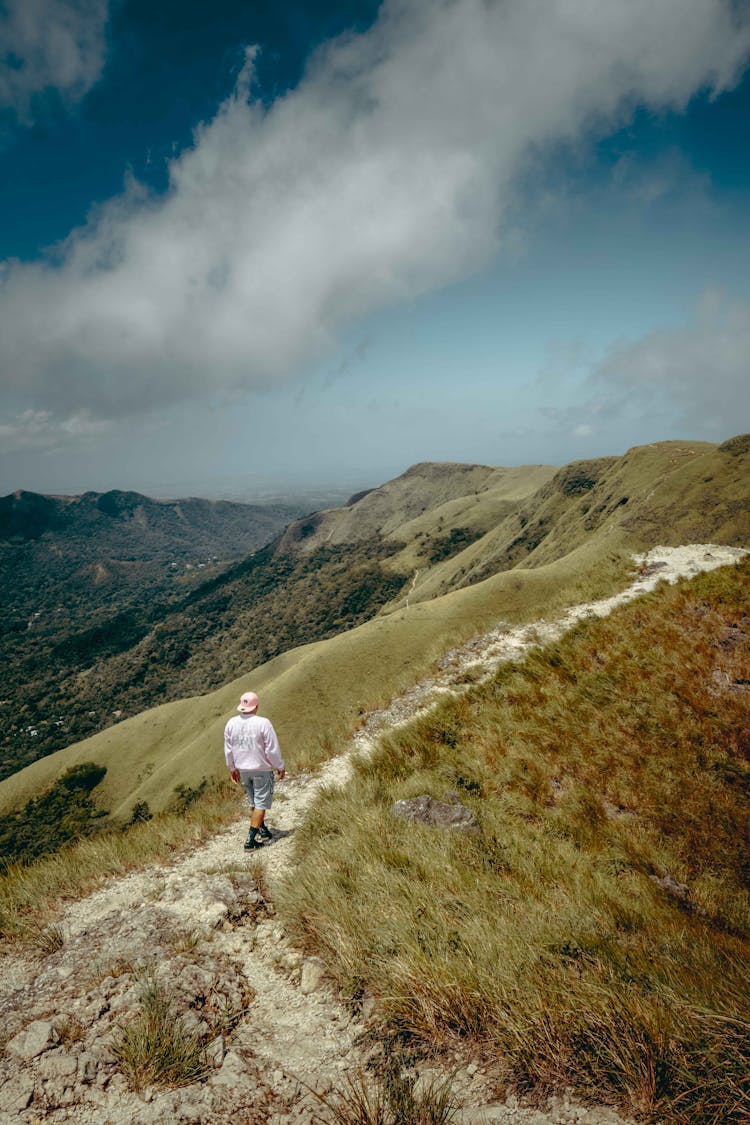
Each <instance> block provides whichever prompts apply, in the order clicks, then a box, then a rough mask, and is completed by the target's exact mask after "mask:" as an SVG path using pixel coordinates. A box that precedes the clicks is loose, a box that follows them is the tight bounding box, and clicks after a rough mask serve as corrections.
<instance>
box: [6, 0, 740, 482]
mask: <svg viewBox="0 0 750 1125" xmlns="http://www.w3.org/2000/svg"><path fill="white" fill-rule="evenodd" d="M157 7H158V11H157V10H156V8H155V7H154V6H153V5H148V4H145V3H143V0H34V3H33V4H30V3H29V2H28V0H8V2H7V3H6V4H5V5H4V8H3V12H2V13H0V38H2V41H3V43H4V44H5V45H6V49H5V51H4V53H3V54H2V58H1V59H0V101H1V102H2V105H1V107H0V165H2V167H1V168H0V204H1V205H2V214H3V216H4V222H3V224H2V227H1V228H0V373H1V376H2V378H1V380H0V493H7V492H10V491H11V490H13V489H16V488H27V489H34V490H37V491H46V492H53V491H56V492H71V491H82V490H84V489H94V490H104V489H107V488H112V487H120V488H136V489H139V490H140V491H144V492H150V493H152V494H155V495H159V494H161V495H164V494H167V493H169V492H173V493H174V492H176V491H182V492H185V491H191V492H193V493H195V492H198V491H203V492H204V493H206V494H211V495H216V494H220V493H222V492H232V491H233V492H234V493H235V494H237V489H238V488H239V489H241V488H242V482H244V481H247V482H255V483H254V485H253V487H257V488H258V489H259V490H263V489H267V490H273V489H274V488H275V486H276V484H279V485H280V486H281V487H283V486H284V485H285V483H288V484H295V485H297V484H303V483H307V484H309V485H310V486H311V487H317V486H318V485H319V484H320V485H322V484H327V485H340V486H341V487H342V488H347V487H352V488H356V487H362V486H365V485H367V484H377V483H378V482H380V481H382V480H385V479H387V478H389V477H392V476H394V475H396V474H397V473H400V472H402V471H403V470H404V469H405V468H406V467H407V466H408V465H410V464H412V463H414V462H417V461H423V460H445V461H471V462H484V463H490V464H518V463H555V464H559V463H564V462H566V461H570V460H573V459H576V458H583V457H593V456H598V455H602V454H611V453H618V452H622V451H623V450H624V449H626V448H627V447H628V446H630V445H634V444H641V443H646V442H650V441H655V440H663V439H670V438H689V439H703V440H708V441H721V440H723V439H725V438H727V437H729V436H731V435H733V434H736V433H739V432H742V431H743V430H748V429H750V378H748V373H749V372H748V366H749V364H748V361H749V360H750V271H748V269H747V262H748V261H750V206H748V204H750V174H749V173H750V154H749V152H748V145H747V137H748V133H749V129H748V126H749V125H750V77H749V76H748V70H747V67H748V60H749V59H750V6H749V5H748V4H746V3H740V4H737V3H733V2H731V0H660V3H659V4H658V5H655V4H653V3H652V2H651V0H630V2H629V3H628V4H622V3H621V2H620V0H595V2H594V3H591V0H565V2H564V3H563V2H562V0H535V2H534V3H528V2H524V0H503V2H500V0H385V2H384V3H382V4H379V3H377V2H375V0H345V2H340V3H337V4H333V3H328V4H321V3H319V2H316V0H294V2H293V3H290V4H284V5H279V4H275V3H273V2H272V0H263V2H261V3H258V4H254V5H248V4H247V3H246V2H244V0H215V2H214V3H213V4H212V5H210V7H209V8H207V7H206V5H204V4H202V3H198V2H197V0H184V2H182V3H180V4H178V3H176V2H171V0H169V2H167V3H164V4H162V5H158V6H157ZM183 485H184V486H186V487H183Z"/></svg>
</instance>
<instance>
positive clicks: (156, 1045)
mask: <svg viewBox="0 0 750 1125" xmlns="http://www.w3.org/2000/svg"><path fill="white" fill-rule="evenodd" d="M110 1049H111V1051H112V1054H113V1055H114V1057H115V1058H116V1059H117V1061H118V1062H119V1064H120V1069H121V1070H122V1073H123V1074H124V1076H125V1078H126V1080H127V1082H128V1085H129V1086H130V1087H131V1089H133V1090H140V1089H142V1088H143V1087H144V1086H147V1085H154V1086H188V1085H190V1083H191V1082H197V1081H199V1079H201V1078H203V1077H204V1076H205V1074H206V1073H207V1070H208V1066H207V1063H206V1058H205V1053H204V1051H203V1047H202V1045H201V1042H200V1040H199V1039H198V1037H197V1036H196V1035H194V1034H193V1033H192V1032H190V1031H188V1030H187V1028H186V1027H185V1026H184V1024H183V1023H182V1022H181V1020H180V1019H179V1018H177V1017H176V1016H175V1013H174V1010H173V1007H172V1004H171V1003H170V1001H169V999H168V998H167V996H166V995H165V994H164V992H163V991H162V990H161V989H160V988H159V987H158V985H157V984H156V982H155V981H153V980H150V981H148V982H147V983H146V985H145V987H144V990H143V995H142V997H141V1011H140V1012H139V1014H138V1015H137V1016H136V1017H135V1019H133V1020H131V1022H130V1023H128V1024H125V1025H123V1026H121V1027H120V1029H119V1031H118V1032H117V1036H116V1038H115V1040H114V1042H113V1043H112V1045H111V1048H110Z"/></svg>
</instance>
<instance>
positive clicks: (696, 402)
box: [592, 291, 750, 439]
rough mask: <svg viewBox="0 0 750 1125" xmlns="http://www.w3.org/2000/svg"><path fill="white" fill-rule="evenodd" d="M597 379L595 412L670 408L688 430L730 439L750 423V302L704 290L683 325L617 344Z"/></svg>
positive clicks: (598, 368) (603, 361) (611, 413)
mask: <svg viewBox="0 0 750 1125" xmlns="http://www.w3.org/2000/svg"><path fill="white" fill-rule="evenodd" d="M592 382H593V384H594V385H595V386H596V388H597V392H599V393H601V392H602V391H604V392H605V395H606V399H605V402H606V405H605V408H604V411H603V412H602V410H601V404H600V400H598V402H597V408H598V413H600V414H601V413H604V414H605V415H606V416H608V417H609V418H612V417H615V416H620V415H622V413H623V412H624V411H627V412H629V413H633V412H635V411H637V412H638V413H639V414H640V415H641V416H646V415H647V414H648V412H649V411H651V412H661V411H663V410H664V409H665V407H666V409H667V412H668V413H669V415H670V416H671V417H673V418H676V419H677V420H678V422H679V423H680V424H682V425H683V426H685V427H686V429H687V430H688V432H690V433H694V434H700V435H701V436H704V437H706V438H709V439H713V438H714V437H716V438H720V439H721V438H726V437H728V436H731V435H732V434H735V433H739V432H740V431H743V430H746V429H748V428H750V302H748V301H743V300H734V301H730V300H727V299H725V298H724V297H723V296H722V294H721V293H717V292H713V291H710V292H707V293H706V294H705V295H704V297H703V298H702V300H701V302H700V303H699V306H698V308H697V309H696V310H695V314H694V316H693V317H692V318H691V319H690V320H689V321H688V322H687V323H685V324H683V325H679V326H678V327H674V328H661V329H658V330H657V331H655V332H650V333H649V334H648V335H646V336H644V337H642V339H640V340H637V341H634V342H629V343H618V344H615V345H613V347H612V348H610V350H609V351H608V352H607V354H606V355H605V356H604V357H603V358H602V359H601V361H600V362H599V363H598V364H597V365H596V368H595V370H594V372H593V375H592Z"/></svg>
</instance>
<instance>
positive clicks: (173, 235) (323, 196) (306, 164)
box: [0, 0, 750, 426]
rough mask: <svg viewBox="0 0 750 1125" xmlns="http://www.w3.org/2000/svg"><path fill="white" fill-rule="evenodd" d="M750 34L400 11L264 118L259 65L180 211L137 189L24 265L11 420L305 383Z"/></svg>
mask: <svg viewBox="0 0 750 1125" xmlns="http://www.w3.org/2000/svg"><path fill="white" fill-rule="evenodd" d="M24 2H25V0H24ZM61 6H62V5H61ZM734 11H735V9H734V8H733V6H732V5H731V4H730V3H729V2H726V3H725V2H723V0H659V3H658V4H654V3H653V0H628V2H627V3H622V0H563V2H561V0H504V2H499V0H498V2H491V0H386V3H384V5H383V7H382V9H381V12H380V15H379V18H378V20H377V22H376V24H375V25H374V26H373V27H372V28H371V29H370V30H369V31H368V32H366V33H364V34H361V35H352V36H347V37H344V38H342V39H339V40H337V41H334V42H333V43H331V44H328V45H327V46H326V47H325V48H324V49H322V50H320V51H319V52H318V53H317V55H316V56H315V57H314V58H313V59H312V60H311V63H310V65H309V67H308V70H307V73H306V75H305V77H304V79H303V80H302V82H301V83H300V85H299V86H298V87H297V88H296V89H295V90H293V91H291V92H289V93H288V94H287V95H285V96H284V97H282V98H280V99H278V100H277V101H276V102H275V103H273V104H272V105H271V106H270V107H269V108H267V109H266V108H263V106H262V105H261V104H260V103H259V102H258V101H257V100H254V99H253V96H252V68H253V58H254V54H253V51H252V50H250V51H248V54H247V61H246V65H245V67H244V69H243V71H242V74H241V76H240V79H239V81H238V84H237V88H236V90H235V92H234V94H233V96H232V97H231V98H229V99H228V100H227V101H226V102H225V104H223V105H222V106H221V108H220V109H219V111H218V113H217V114H216V116H215V118H214V119H213V120H212V121H210V122H207V123H205V124H203V125H202V126H201V127H200V128H198V129H197V131H196V134H195V138H194V144H193V146H192V148H191V149H190V150H189V151H187V152H185V153H184V154H182V155H181V156H180V157H179V158H177V159H175V160H174V161H173V163H172V164H171V167H170V184H169V190H168V192H167V194H166V195H165V196H163V197H160V198H153V197H150V196H149V195H148V193H147V192H146V191H145V190H144V189H143V188H142V187H140V186H139V185H138V184H135V183H131V184H129V185H128V187H127V189H126V191H125V192H124V193H123V195H122V196H121V197H120V198H118V199H115V200H112V201H111V202H109V203H108V204H107V205H105V206H103V207H102V208H100V209H99V210H98V211H97V212H96V213H95V214H94V215H92V217H91V219H90V221H89V223H88V225H87V226H86V228H85V229H82V230H78V231H75V232H73V233H72V234H71V235H70V236H69V238H68V239H67V240H66V241H65V242H64V243H63V244H62V245H61V246H59V247H58V248H57V249H56V251H55V254H54V255H53V256H52V257H50V259H49V260H45V261H40V262H35V263H18V262H7V263H5V265H4V268H3V273H2V278H1V280H0V370H2V373H3V380H4V383H5V385H6V388H7V392H8V394H9V399H8V401H9V402H10V401H13V402H15V403H22V405H23V409H24V410H31V411H44V412H45V413H46V414H47V415H49V416H50V417H51V416H53V415H54V416H55V417H61V418H62V417H67V416H72V417H81V416H85V417H86V418H87V419H91V420H93V421H95V420H96V419H106V418H116V417H128V416H134V415H138V414H141V413H144V412H146V411H148V410H150V409H152V408H156V407H165V406H169V405H171V404H175V403H179V402H181V401H185V400H188V399H191V398H196V397H199V396H203V395H216V394H231V393H233V392H235V391H237V390H246V389H248V388H258V387H264V386H269V385H271V384H273V383H274V382H276V381H278V380H280V379H284V378H290V377H293V376H294V375H295V374H297V373H299V371H300V370H301V369H303V368H304V366H305V364H307V363H308V362H310V361H311V360H315V359H317V358H318V357H320V356H321V355H323V354H325V352H326V350H327V349H329V348H330V346H331V344H332V342H333V341H334V340H335V339H336V337H337V334H338V333H339V332H340V331H341V330H342V329H343V328H344V327H345V326H346V325H347V324H348V323H350V322H351V321H353V320H355V319H356V318H359V317H362V316H364V315H365V314H368V313H371V312H373V311H375V310H378V309H381V308H384V307H388V306H393V305H396V304H398V303H400V302H405V301H410V300H413V299H414V298H416V297H418V296H419V295H421V294H424V293H426V292H428V291H430V290H434V289H436V288H438V287H440V286H444V285H447V284H449V283H451V282H454V281H456V280H458V279H461V278H463V277H465V276H467V275H469V274H471V273H472V272H474V271H476V270H478V269H479V268H481V267H482V266H483V265H484V264H486V263H487V262H488V261H490V260H491V259H492V258H493V257H494V256H496V254H497V253H498V251H499V250H500V248H501V246H502V241H503V217H504V212H505V209H506V207H507V206H508V204H509V203H510V202H511V200H512V197H513V189H514V183H515V182H516V181H517V179H518V177H519V176H520V175H521V174H522V173H523V171H524V167H525V165H526V162H527V161H528V159H529V158H530V157H532V156H534V157H535V158H536V157H538V154H539V152H540V151H542V152H543V151H544V148H545V146H547V145H548V144H557V143H560V142H567V141H576V140H579V139H581V138H588V137H589V136H596V135H600V134H601V133H603V132H605V131H606V130H608V129H611V128H613V127H615V126H616V125H617V124H618V123H620V122H622V121H623V120H625V119H626V118H627V116H628V114H629V113H631V112H632V110H633V108H634V107H635V106H636V105H639V104H648V105H649V106H651V107H655V108H666V107H671V108H677V109H679V108H681V107H683V106H684V105H685V104H686V102H687V101H688V100H689V99H690V97H691V96H692V95H693V94H694V93H695V92H696V91H698V90H706V89H707V90H711V91H714V92H719V91H721V90H723V89H726V88H727V87H729V86H731V85H732V83H734V82H735V81H736V80H737V78H738V75H739V72H740V70H741V67H742V66H743V64H744V62H745V60H746V59H747V57H748V53H749V52H750V19H748V18H744V19H743V20H742V21H741V22H740V17H739V16H737V15H736V14H734V15H733V12H734ZM33 416H34V415H33V414H32V415H27V420H28V418H29V417H33ZM47 421H48V419H45V424H46V423H47ZM9 424H10V423H8V421H7V419H6V426H7V425H9ZM27 424H28V421H27Z"/></svg>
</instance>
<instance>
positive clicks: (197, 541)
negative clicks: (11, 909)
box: [0, 491, 300, 776]
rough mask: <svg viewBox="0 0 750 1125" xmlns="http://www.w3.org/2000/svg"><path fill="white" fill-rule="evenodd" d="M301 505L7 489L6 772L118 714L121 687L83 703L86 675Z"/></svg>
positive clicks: (2, 625) (3, 562)
mask: <svg viewBox="0 0 750 1125" xmlns="http://www.w3.org/2000/svg"><path fill="white" fill-rule="evenodd" d="M299 514H300V509H299V506H295V505H281V504H275V505H261V504H235V503H229V502H225V501H210V500H200V499H192V498H191V499H184V500H152V499H150V498H149V497H147V496H142V495H140V494H139V493H136V492H117V491H113V492H107V493H103V494H100V493H96V492H87V493H85V494H84V495H83V496H62V497H61V496H42V495H39V494H37V493H33V492H22V491H20V492H15V493H12V494H11V495H9V496H4V497H2V498H0V584H1V586H2V598H1V599H0V659H1V660H2V664H3V687H2V698H1V699H0V745H2V747H3V750H2V760H1V761H0V776H5V775H6V774H7V773H9V772H12V771H13V770H15V769H18V768H19V767H20V766H22V765H24V764H25V763H26V762H27V761H32V760H33V759H34V758H35V757H38V756H39V754H40V753H41V754H44V753H48V752H49V751H50V750H53V749H57V748H58V747H60V746H63V745H67V743H69V742H71V741H75V740H76V739H77V738H80V737H82V736H83V735H85V734H87V733H89V732H91V731H94V730H98V729H99V727H100V726H101V725H102V721H103V716H104V714H106V715H107V716H108V718H106V719H104V721H111V719H110V718H109V716H110V715H111V712H112V711H117V710H121V704H120V703H119V702H118V699H117V691H116V690H115V691H114V692H113V694H112V697H111V698H108V699H107V700H100V699H91V698H90V697H89V696H87V695H86V692H85V690H84V692H83V700H82V704H81V706H78V704H77V695H78V693H77V690H76V683H77V677H78V675H79V674H80V673H81V672H85V670H86V669H87V668H89V667H90V666H91V665H92V664H93V663H95V662H98V661H101V660H102V659H105V658H106V657H107V656H109V655H111V654H112V653H116V652H119V651H122V650H123V649H124V648H128V647H130V646H132V645H133V644H135V643H137V641H138V640H139V639H140V637H142V636H143V635H145V634H146V633H147V632H148V631H149V629H150V628H151V626H152V623H153V622H154V621H157V620H159V619H160V618H161V617H162V616H163V615H164V614H165V613H166V612H168V610H169V607H170V606H171V605H174V604H181V603H182V602H183V601H184V600H185V598H186V597H188V596H189V594H190V592H191V590H192V589H194V587H195V586H196V585H198V584H200V583H201V582H202V581H204V580H205V579H206V577H207V576H208V575H215V574H218V573H221V572H223V571H224V570H225V569H226V568H227V566H228V565H230V564H231V563H232V562H233V561H234V560H236V559H241V558H244V557H245V556H246V555H247V554H248V552H250V551H253V550H255V549H257V548H258V547H261V546H262V545H263V544H264V543H267V542H268V540H269V539H271V538H272V536H274V535H275V534H276V533H277V532H278V531H279V530H280V529H281V528H282V527H284V526H285V525H286V524H287V523H288V522H289V520H290V519H291V518H293V517H294V516H298V515H299ZM89 712H96V713H95V714H91V713H89Z"/></svg>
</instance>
